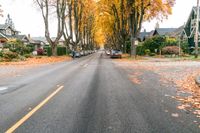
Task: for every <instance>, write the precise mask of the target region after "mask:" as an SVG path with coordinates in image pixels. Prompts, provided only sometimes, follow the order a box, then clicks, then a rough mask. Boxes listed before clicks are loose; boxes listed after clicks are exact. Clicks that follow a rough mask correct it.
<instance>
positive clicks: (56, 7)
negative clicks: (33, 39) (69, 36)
mask: <svg viewBox="0 0 200 133" xmlns="http://www.w3.org/2000/svg"><path fill="white" fill-rule="evenodd" d="M35 2H36V3H37V5H38V6H39V8H40V10H41V14H42V17H43V20H44V25H45V37H46V40H47V42H48V43H49V44H50V46H51V48H52V55H53V56H56V55H57V44H58V42H59V40H60V38H61V37H62V35H63V30H64V25H65V11H66V0H35ZM51 10H53V12H54V11H55V14H56V18H57V35H56V38H55V40H52V39H51V35H50V31H49V27H50V26H51V23H50V21H49V17H50V15H51V14H52V13H51V12H50V11H51Z"/></svg>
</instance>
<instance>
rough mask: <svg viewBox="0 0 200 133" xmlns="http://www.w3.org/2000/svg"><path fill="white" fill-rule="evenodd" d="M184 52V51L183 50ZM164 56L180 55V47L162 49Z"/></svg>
mask: <svg viewBox="0 0 200 133" xmlns="http://www.w3.org/2000/svg"><path fill="white" fill-rule="evenodd" d="M181 51H182V50H181ZM162 54H167V55H172V54H175V55H178V54H179V47H178V46H166V47H164V48H163V49H162Z"/></svg>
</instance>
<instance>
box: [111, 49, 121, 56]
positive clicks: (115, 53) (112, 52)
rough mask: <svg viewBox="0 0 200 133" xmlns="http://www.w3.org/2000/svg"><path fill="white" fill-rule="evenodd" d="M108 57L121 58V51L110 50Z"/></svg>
mask: <svg viewBox="0 0 200 133" xmlns="http://www.w3.org/2000/svg"><path fill="white" fill-rule="evenodd" d="M110 57H111V58H122V51H121V50H111V53H110Z"/></svg>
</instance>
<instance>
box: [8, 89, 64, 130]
mask: <svg viewBox="0 0 200 133" xmlns="http://www.w3.org/2000/svg"><path fill="white" fill-rule="evenodd" d="M63 88H64V86H60V87H59V88H58V89H56V90H55V91H54V92H53V93H52V94H50V95H49V96H48V97H47V98H46V99H44V100H43V101H42V102H41V103H40V104H38V105H37V106H36V107H35V108H34V109H33V110H31V111H30V112H29V113H28V114H26V115H25V116H24V117H23V118H21V119H20V120H19V121H18V122H16V123H15V124H14V125H13V126H12V127H11V128H9V129H8V130H7V131H6V132H5V133H12V132H14V131H15V130H16V129H17V128H18V127H19V126H21V125H22V124H23V123H24V122H25V121H27V120H28V119H29V118H30V117H31V116H32V115H33V114H34V113H35V112H36V111H38V110H39V109H40V108H41V107H43V106H44V105H45V104H46V103H47V102H48V101H49V100H50V99H52V98H53V97H54V96H55V95H56V94H57V93H58V92H59V91H61V90H62V89H63Z"/></svg>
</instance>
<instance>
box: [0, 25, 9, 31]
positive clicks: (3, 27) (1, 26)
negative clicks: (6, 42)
mask: <svg viewBox="0 0 200 133" xmlns="http://www.w3.org/2000/svg"><path fill="white" fill-rule="evenodd" d="M8 27H9V26H8V25H6V24H0V29H1V30H4V29H6V28H8Z"/></svg>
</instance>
